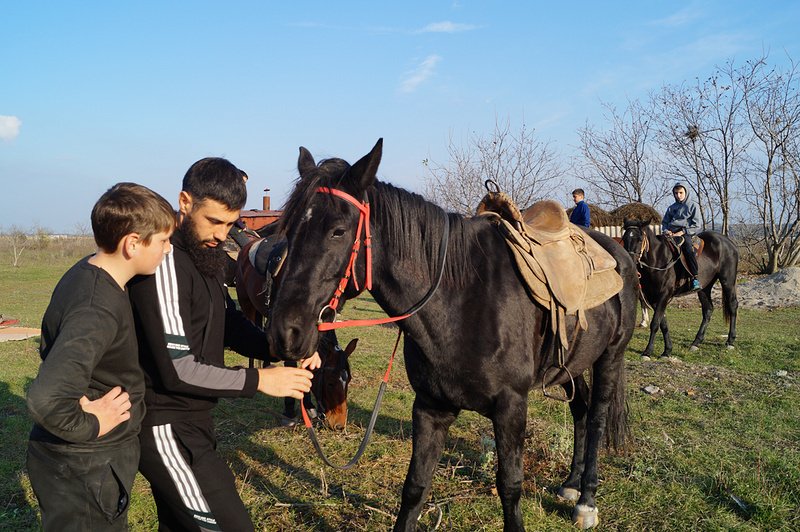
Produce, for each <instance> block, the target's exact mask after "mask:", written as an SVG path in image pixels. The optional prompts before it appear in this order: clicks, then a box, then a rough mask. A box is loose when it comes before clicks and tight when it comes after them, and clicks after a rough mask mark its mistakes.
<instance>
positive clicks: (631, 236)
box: [622, 219, 650, 264]
mask: <svg viewBox="0 0 800 532" xmlns="http://www.w3.org/2000/svg"><path fill="white" fill-rule="evenodd" d="M649 224H650V222H648V221H646V220H629V219H626V220H625V222H624V224H623V226H622V227H623V233H622V246H623V247H624V248H625V251H627V252H628V253H630V255H631V257H632V258H633V261H634V262H635V263H636V264H639V261H640V260H641V258H642V255H643V254H644V253H645V252H646V251H647V248H648V245H649V243H648V239H647V234H646V232H645V229H644V228H645V227H647V226H648V225H649Z"/></svg>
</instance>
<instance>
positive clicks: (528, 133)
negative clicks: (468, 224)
mask: <svg viewBox="0 0 800 532" xmlns="http://www.w3.org/2000/svg"><path fill="white" fill-rule="evenodd" d="M534 133H535V131H534V130H533V129H528V128H527V126H526V125H525V123H524V122H523V124H522V126H521V127H520V128H519V129H518V130H516V131H512V128H511V123H510V120H508V119H506V120H505V121H499V120H495V128H494V131H493V132H492V134H491V135H489V136H481V135H478V134H474V135H473V136H472V137H471V138H470V139H469V141H468V142H467V144H466V145H457V144H456V143H455V142H454V141H453V139H452V137H451V139H450V142H449V144H448V154H449V159H450V160H449V161H448V162H447V163H445V164H439V163H436V162H433V161H428V160H426V161H424V162H425V164H426V166H427V168H428V176H427V177H426V178H425V195H426V196H427V197H428V198H429V199H431V200H432V201H435V202H436V203H438V204H440V205H442V206H443V207H445V208H448V209H451V210H453V211H455V212H459V213H461V214H465V215H469V214H473V213H474V212H475V208H476V207H477V206H478V203H479V202H480V200H481V199H482V198H483V196H484V195H485V194H486V188H485V186H484V182H485V181H486V180H487V179H491V180H493V181H495V182H496V183H497V184H498V186H499V187H500V190H502V191H503V192H505V193H506V194H508V195H509V196H511V199H513V200H514V202H515V203H516V204H517V205H518V206H519V207H520V208H525V207H527V206H529V205H530V204H531V203H533V202H535V201H538V200H540V199H542V198H545V197H548V196H552V191H553V190H554V189H557V188H560V187H561V186H562V185H563V182H562V180H561V177H560V176H561V175H562V171H561V168H560V166H559V163H558V157H557V154H556V152H555V151H554V150H553V149H552V147H551V145H550V143H549V142H543V141H540V140H538V139H536V137H535V136H534Z"/></svg>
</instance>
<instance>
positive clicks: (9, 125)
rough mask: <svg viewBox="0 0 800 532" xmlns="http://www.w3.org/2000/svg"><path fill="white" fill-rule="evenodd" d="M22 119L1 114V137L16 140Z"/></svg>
mask: <svg viewBox="0 0 800 532" xmlns="http://www.w3.org/2000/svg"><path fill="white" fill-rule="evenodd" d="M21 126H22V120H20V119H19V118H17V117H16V116H3V115H0V139H3V140H14V139H15V138H17V136H18V135H19V128H20V127H21Z"/></svg>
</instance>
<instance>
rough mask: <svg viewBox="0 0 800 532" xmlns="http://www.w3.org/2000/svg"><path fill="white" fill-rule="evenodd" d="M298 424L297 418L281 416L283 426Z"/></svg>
mask: <svg viewBox="0 0 800 532" xmlns="http://www.w3.org/2000/svg"><path fill="white" fill-rule="evenodd" d="M295 425H297V418H293V417H286V416H284V417H283V418H281V427H287V428H288V427H294V426H295Z"/></svg>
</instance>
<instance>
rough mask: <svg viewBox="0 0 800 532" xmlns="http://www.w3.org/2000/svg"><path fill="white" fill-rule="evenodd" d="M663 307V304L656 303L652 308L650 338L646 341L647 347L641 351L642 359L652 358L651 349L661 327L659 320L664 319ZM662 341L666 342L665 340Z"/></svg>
mask: <svg viewBox="0 0 800 532" xmlns="http://www.w3.org/2000/svg"><path fill="white" fill-rule="evenodd" d="M665 307H666V303H663V302H659V303H656V305H655V307H653V319H652V320H650V338H648V340H647V347H645V348H644V351H642V356H643V357H648V358H649V357H651V356H653V347H654V346H655V343H656V333H657V332H658V329H659V327H660V326H661V320H662V319H664V311H665ZM662 332H663V329H662ZM664 341H665V342H666V338H665V339H664Z"/></svg>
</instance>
